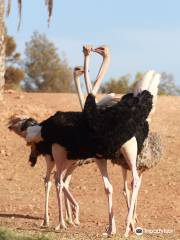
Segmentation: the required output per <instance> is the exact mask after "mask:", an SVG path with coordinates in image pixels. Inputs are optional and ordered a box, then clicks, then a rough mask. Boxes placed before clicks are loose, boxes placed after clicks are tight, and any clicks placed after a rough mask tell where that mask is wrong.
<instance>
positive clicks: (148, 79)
mask: <svg viewBox="0 0 180 240" xmlns="http://www.w3.org/2000/svg"><path fill="white" fill-rule="evenodd" d="M160 78H161V75H160V74H159V73H156V72H155V71H154V70H150V71H148V72H147V73H146V74H145V75H144V77H143V78H142V79H141V80H140V81H138V82H137V84H136V86H135V89H134V96H137V95H138V94H139V93H141V92H142V91H144V90H147V91H149V92H150V93H151V94H152V95H153V108H152V110H151V113H150V115H151V114H152V113H153V112H154V111H155V105H156V101H157V94H158V86H159V83H160ZM150 115H149V118H148V121H150Z"/></svg>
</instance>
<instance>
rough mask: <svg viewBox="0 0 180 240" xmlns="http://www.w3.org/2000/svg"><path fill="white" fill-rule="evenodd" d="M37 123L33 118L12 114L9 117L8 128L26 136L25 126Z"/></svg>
mask: <svg viewBox="0 0 180 240" xmlns="http://www.w3.org/2000/svg"><path fill="white" fill-rule="evenodd" d="M37 124H38V122H37V121H36V120H35V119H33V118H28V117H17V116H12V117H10V118H9V123H8V128H9V130H11V131H13V132H15V133H16V134H18V135H19V136H21V137H23V138H26V134H27V131H26V130H27V128H28V127H30V126H34V125H37Z"/></svg>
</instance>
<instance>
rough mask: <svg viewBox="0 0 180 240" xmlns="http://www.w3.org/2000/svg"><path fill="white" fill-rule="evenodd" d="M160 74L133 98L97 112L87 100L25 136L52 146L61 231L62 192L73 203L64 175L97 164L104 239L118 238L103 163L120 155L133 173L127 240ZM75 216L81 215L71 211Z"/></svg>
mask: <svg viewBox="0 0 180 240" xmlns="http://www.w3.org/2000/svg"><path fill="white" fill-rule="evenodd" d="M159 78H160V76H159V74H156V73H155V72H153V71H150V72H148V73H147V74H146V75H145V77H144V78H143V79H142V81H141V82H140V83H139V85H138V89H139V90H138V91H137V94H136V95H134V94H127V95H125V96H124V97H123V98H122V99H121V101H119V102H118V103H117V104H115V105H113V106H111V107H109V108H105V109H98V108H97V107H96V103H95V98H94V96H93V95H92V94H89V95H88V97H87V98H86V103H85V107H84V110H83V112H82V113H81V112H57V113H56V114H55V115H53V116H51V117H50V118H48V119H46V120H45V121H43V122H41V123H40V124H38V125H35V126H30V127H28V128H27V130H26V140H27V142H39V141H42V140H45V141H48V142H49V143H51V144H52V155H53V158H54V160H55V164H56V169H57V175H56V179H57V193H58V194H57V197H58V205H59V220H60V223H59V225H60V226H61V227H65V222H64V218H63V207H62V192H64V194H65V195H66V196H67V198H68V199H69V201H70V202H71V203H72V204H73V205H75V206H77V202H76V200H75V198H74V197H73V195H72V194H71V192H70V191H69V189H68V188H67V187H66V185H65V184H64V181H63V176H64V175H65V173H66V171H68V169H70V168H71V167H73V166H74V164H75V163H76V161H77V159H79V158H80V159H85V158H96V162H97V165H98V167H99V169H100V172H101V174H102V176H103V180H104V184H105V188H106V190H107V191H108V192H110V193H111V195H109V196H108V197H109V199H108V200H109V202H108V209H109V222H110V224H109V229H108V234H113V233H115V232H116V228H115V220H114V215H113V208H112V186H111V184H110V182H109V180H108V174H107V160H106V159H112V160H114V161H116V160H117V159H120V156H121V155H122V154H123V156H124V158H125V160H126V164H128V165H129V168H130V169H131V171H132V176H133V190H132V197H131V201H130V208H129V211H128V216H127V223H126V231H125V235H128V233H129V230H130V224H131V222H132V215H133V211H134V205H135V202H136V198H137V195H138V190H139V187H140V183H141V179H140V176H139V175H138V171H137V168H136V159H137V154H138V153H139V152H140V150H141V149H142V145H143V142H144V140H145V139H146V137H147V135H148V130H149V126H148V122H147V121H146V119H147V118H148V116H149V114H150V112H151V110H152V107H153V97H155V96H156V95H157V86H158V84H159ZM75 211H76V213H77V214H78V211H79V209H76V210H75Z"/></svg>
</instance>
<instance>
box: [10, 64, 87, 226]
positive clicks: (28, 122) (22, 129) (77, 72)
mask: <svg viewBox="0 0 180 240" xmlns="http://www.w3.org/2000/svg"><path fill="white" fill-rule="evenodd" d="M83 72H84V70H83V67H76V68H75V69H74V79H75V82H79V77H80V76H81V75H82V74H83ZM37 124H38V121H37V120H35V119H34V118H30V117H27V116H21V117H18V116H16V115H15V116H11V117H10V119H9V123H8V128H9V130H11V131H13V132H15V133H16V134H17V135H19V136H21V137H23V138H24V139H26V129H27V128H28V127H30V126H34V125H37ZM27 145H29V147H30V148H31V152H30V155H29V162H30V164H31V166H32V167H34V166H35V165H36V163H37V159H38V157H39V156H40V155H43V156H44V158H45V162H46V174H45V178H44V187H45V208H44V219H43V223H42V224H41V225H42V226H43V227H47V226H49V214H48V202H49V193H50V189H51V185H52V183H51V181H50V177H51V174H52V171H53V169H54V166H55V162H54V159H53V156H52V150H51V144H49V143H48V142H47V141H40V142H38V143H33V142H31V144H27ZM89 162H91V160H90V159H86V160H83V161H82V160H79V161H77V162H76V165H74V166H73V168H71V169H69V170H68V171H67V173H66V175H65V177H64V182H65V184H66V186H67V187H68V186H69V183H70V180H71V173H72V172H73V170H74V169H75V168H76V167H77V166H81V165H82V164H87V163H89ZM65 204H66V221H67V223H68V224H70V225H74V224H75V225H79V218H78V216H75V218H74V219H73V220H72V215H71V208H70V205H69V201H67V198H65ZM72 210H74V209H73V207H72ZM73 212H74V211H73Z"/></svg>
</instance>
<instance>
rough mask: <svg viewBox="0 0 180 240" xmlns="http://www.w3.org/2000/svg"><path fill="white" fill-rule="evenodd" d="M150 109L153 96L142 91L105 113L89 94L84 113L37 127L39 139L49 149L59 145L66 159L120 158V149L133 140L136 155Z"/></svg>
mask: <svg viewBox="0 0 180 240" xmlns="http://www.w3.org/2000/svg"><path fill="white" fill-rule="evenodd" d="M151 109H152V95H151V94H150V93H149V92H148V91H143V92H142V93H140V94H139V95H138V96H137V97H134V96H133V94H127V95H125V96H124V97H123V98H122V99H121V100H120V101H119V102H118V103H116V104H115V105H113V106H111V107H107V108H105V109H99V108H97V106H96V103H95V98H94V96H93V95H91V94H89V95H88V97H87V99H86V103H85V107H84V111H83V112H57V113H56V114H55V115H53V116H51V117H50V118H48V119H47V120H45V121H43V122H41V123H40V125H41V126H42V130H41V136H42V138H43V139H44V140H45V142H46V143H47V144H49V145H50V146H51V145H52V144H53V143H58V144H60V145H61V146H63V147H65V149H66V150H67V158H68V159H86V158H93V157H96V158H106V159H118V158H120V151H119V149H120V147H121V146H122V145H123V144H124V143H125V142H127V141H128V140H129V139H131V138H132V137H133V136H135V137H136V139H137V143H138V153H139V152H140V151H141V149H142V145H143V142H144V140H145V138H146V137H147V136H148V131H149V126H148V122H147V121H146V119H147V117H148V115H149V113H150V111H151Z"/></svg>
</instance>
